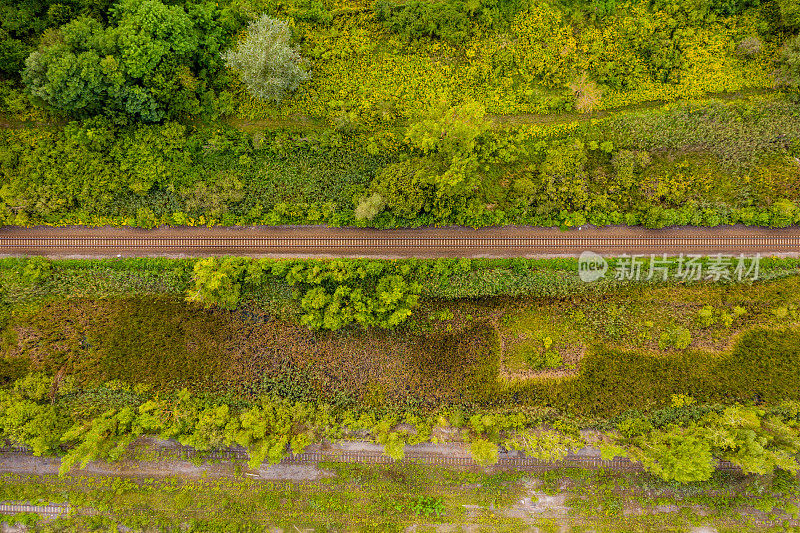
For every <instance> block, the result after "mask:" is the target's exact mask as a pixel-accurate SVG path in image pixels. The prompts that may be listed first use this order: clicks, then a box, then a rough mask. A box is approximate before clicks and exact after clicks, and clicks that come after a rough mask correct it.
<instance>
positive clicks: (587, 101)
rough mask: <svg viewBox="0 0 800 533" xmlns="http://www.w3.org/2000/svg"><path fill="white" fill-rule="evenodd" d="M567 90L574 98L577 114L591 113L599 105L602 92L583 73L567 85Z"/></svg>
mask: <svg viewBox="0 0 800 533" xmlns="http://www.w3.org/2000/svg"><path fill="white" fill-rule="evenodd" d="M569 90H570V92H571V93H572V95H573V96H574V97H575V109H577V110H578V112H579V113H591V112H592V111H594V110H595V109H597V107H598V106H599V105H600V99H601V98H602V96H603V91H602V90H601V89H600V87H598V86H597V84H596V83H595V82H593V81H592V80H590V79H589V77H588V75H587V74H586V73H585V72H584V73H583V74H581V75H580V77H578V78H576V79H575V80H574V81H572V82H571V83H570V84H569Z"/></svg>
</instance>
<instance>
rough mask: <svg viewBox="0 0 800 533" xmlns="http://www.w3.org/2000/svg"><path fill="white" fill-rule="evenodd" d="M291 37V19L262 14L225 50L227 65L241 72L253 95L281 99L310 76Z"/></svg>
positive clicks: (243, 80)
mask: <svg viewBox="0 0 800 533" xmlns="http://www.w3.org/2000/svg"><path fill="white" fill-rule="evenodd" d="M289 38H290V31H289V25H288V23H286V22H284V21H281V20H277V19H274V18H271V17H270V16H268V15H262V16H261V18H259V19H258V20H256V21H253V22H252V23H250V26H248V28H247V32H246V34H245V37H244V39H243V40H242V41H241V42H240V43H239V44H238V45H237V46H236V48H234V49H233V50H229V51H228V52H225V53H224V54H222V58H223V59H224V60H225V63H226V64H227V66H228V68H230V69H233V70H235V71H237V72H238V73H239V76H240V77H241V79H242V82H244V84H245V86H246V87H247V90H248V91H250V93H251V94H252V95H253V96H255V97H256V98H260V99H262V100H274V101H275V102H280V101H281V100H283V98H284V97H285V96H286V93H288V92H292V91H295V90H296V89H297V88H298V87H299V86H300V84H301V83H302V82H304V81H305V80H307V79H308V78H309V77H310V74H309V73H308V72H306V70H305V69H304V68H303V64H302V63H303V61H302V58H301V57H300V52H298V51H297V49H295V48H293V47H292V46H290V44H289Z"/></svg>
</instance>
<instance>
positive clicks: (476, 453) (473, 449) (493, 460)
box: [469, 439, 500, 466]
mask: <svg viewBox="0 0 800 533" xmlns="http://www.w3.org/2000/svg"><path fill="white" fill-rule="evenodd" d="M469 451H470V454H471V455H472V459H473V460H474V461H475V462H476V463H478V464H479V465H481V466H491V465H494V464H497V461H499V460H500V450H498V449H497V444H495V443H494V442H490V441H488V440H486V439H475V440H473V441H472V442H471V443H470V445H469Z"/></svg>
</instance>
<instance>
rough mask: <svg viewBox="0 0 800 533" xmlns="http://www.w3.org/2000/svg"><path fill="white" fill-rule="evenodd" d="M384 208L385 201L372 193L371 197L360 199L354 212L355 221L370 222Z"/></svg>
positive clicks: (377, 194)
mask: <svg viewBox="0 0 800 533" xmlns="http://www.w3.org/2000/svg"><path fill="white" fill-rule="evenodd" d="M385 206H386V200H384V199H383V196H381V195H380V193H377V192H374V193H372V195H370V196H367V197H365V198H362V199H361V201H360V202H358V205H357V206H356V210H355V213H354V215H355V217H356V220H372V219H373V218H375V217H376V216H378V213H380V212H381V211H383V208H384V207H385Z"/></svg>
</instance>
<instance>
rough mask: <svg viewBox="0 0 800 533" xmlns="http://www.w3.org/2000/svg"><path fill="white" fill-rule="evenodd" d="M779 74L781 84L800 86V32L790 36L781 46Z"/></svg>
mask: <svg viewBox="0 0 800 533" xmlns="http://www.w3.org/2000/svg"><path fill="white" fill-rule="evenodd" d="M777 75H778V82H779V83H780V84H781V85H786V86H787V87H792V88H795V89H797V88H800V34H798V35H795V36H794V37H792V38H790V39H789V40H788V41H786V44H784V45H783V48H781V56H780V60H779V61H778V71H777Z"/></svg>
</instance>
